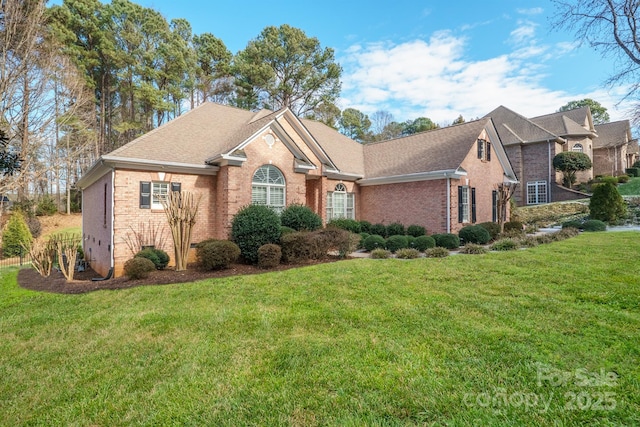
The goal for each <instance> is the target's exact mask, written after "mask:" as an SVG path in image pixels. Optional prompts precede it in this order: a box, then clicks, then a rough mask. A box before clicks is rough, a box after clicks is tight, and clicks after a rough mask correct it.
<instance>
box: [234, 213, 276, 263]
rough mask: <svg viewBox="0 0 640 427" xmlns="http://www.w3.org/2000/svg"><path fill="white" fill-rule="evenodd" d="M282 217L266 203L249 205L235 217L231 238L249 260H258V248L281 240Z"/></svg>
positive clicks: (255, 261)
mask: <svg viewBox="0 0 640 427" xmlns="http://www.w3.org/2000/svg"><path fill="white" fill-rule="evenodd" d="M280 225H281V224H280V217H279V216H278V214H276V213H275V212H274V211H273V210H271V209H269V208H268V207H267V206H264V205H248V206H245V207H243V208H242V209H240V211H238V213H237V214H236V215H235V216H234V217H233V221H232V224H231V240H232V241H233V242H235V244H237V245H238V247H239V248H240V253H241V254H242V256H243V257H244V259H245V260H247V262H250V263H252V264H255V263H257V262H258V249H259V248H260V246H262V245H265V244H267V243H277V242H278V240H280Z"/></svg>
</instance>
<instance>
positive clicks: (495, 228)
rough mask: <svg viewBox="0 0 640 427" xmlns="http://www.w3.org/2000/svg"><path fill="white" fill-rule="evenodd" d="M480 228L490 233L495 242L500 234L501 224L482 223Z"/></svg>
mask: <svg viewBox="0 0 640 427" xmlns="http://www.w3.org/2000/svg"><path fill="white" fill-rule="evenodd" d="M478 226H479V227H482V228H484V229H485V230H487V231H488V232H489V236H491V240H495V238H496V237H498V235H499V234H500V224H498V223H497V222H481V223H480V224H478Z"/></svg>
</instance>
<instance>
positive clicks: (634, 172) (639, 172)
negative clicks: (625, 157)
mask: <svg viewBox="0 0 640 427" xmlns="http://www.w3.org/2000/svg"><path fill="white" fill-rule="evenodd" d="M624 172H625V173H626V174H627V175H629V176H635V177H637V176H640V168H637V167H632V168H627V169H625V170H624Z"/></svg>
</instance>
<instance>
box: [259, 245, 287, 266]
mask: <svg viewBox="0 0 640 427" xmlns="http://www.w3.org/2000/svg"><path fill="white" fill-rule="evenodd" d="M281 259H282V249H281V248H280V246H278V245H274V244H273V243H267V244H266V245H262V246H260V247H259V248H258V267H260V268H275V267H277V266H278V265H279V264H280V260H281Z"/></svg>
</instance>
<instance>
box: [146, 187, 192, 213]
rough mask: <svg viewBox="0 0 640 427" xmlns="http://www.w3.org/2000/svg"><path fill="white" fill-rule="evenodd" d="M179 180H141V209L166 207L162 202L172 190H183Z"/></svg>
mask: <svg viewBox="0 0 640 427" xmlns="http://www.w3.org/2000/svg"><path fill="white" fill-rule="evenodd" d="M181 187H182V186H181V184H180V183H179V182H165V181H153V182H150V181H140V209H158V210H162V209H164V206H162V202H163V201H164V200H166V199H167V195H168V194H169V192H170V191H177V192H178V193H179V192H180V190H181Z"/></svg>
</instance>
